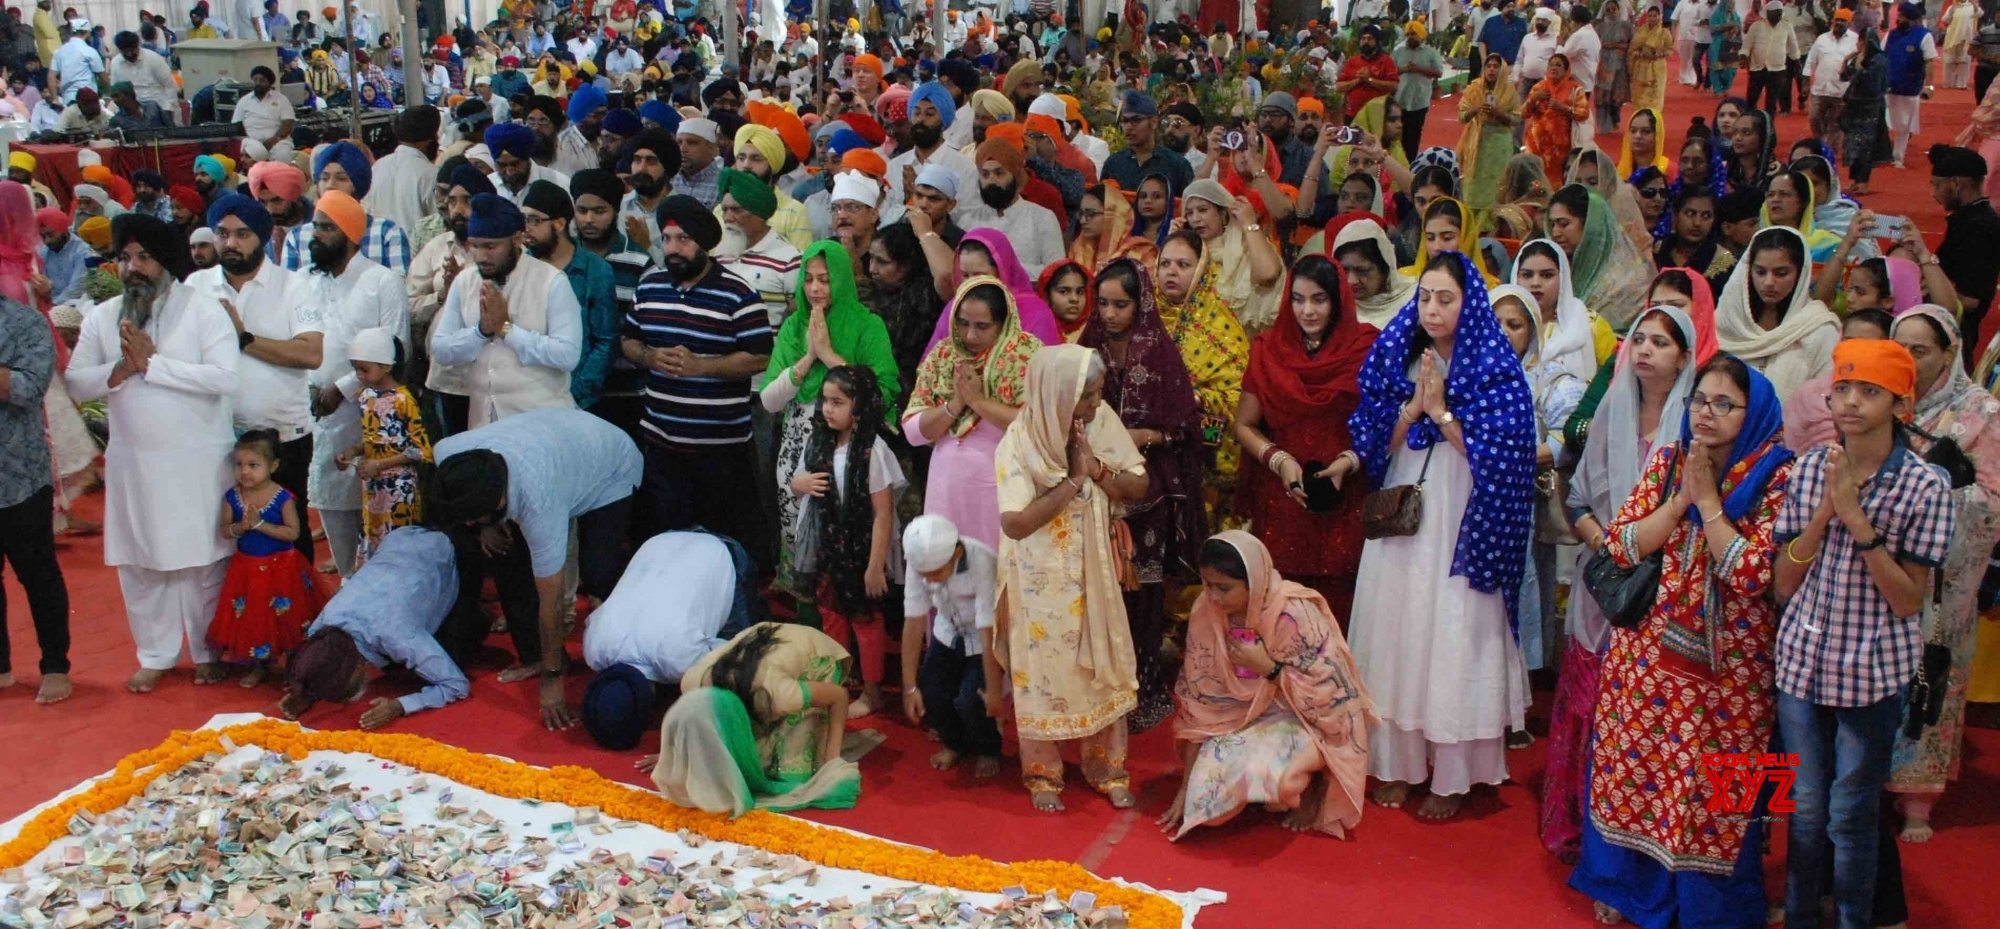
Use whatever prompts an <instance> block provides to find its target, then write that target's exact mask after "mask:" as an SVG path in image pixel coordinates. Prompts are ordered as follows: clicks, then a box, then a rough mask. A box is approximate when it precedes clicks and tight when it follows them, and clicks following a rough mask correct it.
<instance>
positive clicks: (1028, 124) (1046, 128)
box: [986, 113, 1064, 144]
mask: <svg viewBox="0 0 2000 929" xmlns="http://www.w3.org/2000/svg"><path fill="white" fill-rule="evenodd" d="M997 128H999V127H998V126H994V127H991V128H988V129H987V130H986V137H987V138H989V139H990V138H993V130H994V129H997ZM1021 129H1022V131H1023V135H1024V136H1025V134H1026V133H1029V132H1038V133H1041V134H1042V135H1045V136H1048V137H1049V138H1050V139H1051V140H1053V141H1055V142H1057V143H1059V144H1060V143H1061V142H1062V140H1063V139H1064V136H1063V129H1062V123H1059V122H1056V118H1055V117H1053V116H1043V115H1042V114H1040V113H1031V114H1029V115H1028V118H1027V120H1026V121H1024V122H1022V123H1021Z"/></svg>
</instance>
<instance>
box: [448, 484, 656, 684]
mask: <svg viewBox="0 0 2000 929" xmlns="http://www.w3.org/2000/svg"><path fill="white" fill-rule="evenodd" d="M631 512H632V498H630V497H626V498H625V499H623V500H619V501H617V502H614V503H610V504H607V505H605V506H601V507H598V508H597V509H594V510H591V511H590V512H588V513H585V514H583V515H582V516H579V517H577V520H576V538H577V589H578V590H580V591H582V592H583V593H586V594H589V595H591V596H594V597H606V596H610V594H611V588H612V587H614V586H616V585H617V584H618V576H619V575H620V574H623V573H624V572H625V562H626V560H627V559H628V558H629V557H630V556H629V555H628V554H627V548H626V542H625V527H626V523H627V521H628V520H629V519H630V518H631ZM504 525H505V526H506V527H507V536H508V541H509V544H508V546H507V550H506V551H504V552H501V553H500V554H497V555H488V554H486V552H485V550H484V549H482V548H481V547H480V545H479V534H478V533H477V532H476V531H475V532H464V533H458V534H456V535H454V537H453V539H452V542H453V548H454V549H455V550H456V551H455V553H456V555H457V557H458V600H457V602H456V603H455V604H454V605H453V607H452V614H451V617H450V619H449V620H448V622H447V625H448V626H450V627H451V632H450V634H449V635H448V636H447V635H443V634H441V635H440V636H439V641H440V642H442V643H443V644H444V646H445V650H446V651H448V652H451V653H452V655H453V657H454V658H457V659H459V663H460V664H461V665H463V664H464V662H465V659H466V658H469V657H471V655H472V652H473V651H474V650H475V649H476V647H477V646H478V644H479V643H480V642H481V641H484V640H485V638H486V634H487V632H488V631H489V629H490V628H491V627H490V626H489V625H488V623H487V621H486V615H485V613H484V612H483V611H481V610H480V609H479V595H480V593H481V591H482V590H483V589H484V588H485V586H486V579H487V578H492V579H493V587H494V590H495V591H496V592H497V593H498V594H499V595H500V612H501V614H502V615H504V616H506V617H507V635H508V636H509V637H510V638H512V639H513V641H514V656H515V658H516V659H517V660H519V661H520V663H521V664H524V665H533V664H536V663H537V662H540V661H541V660H542V648H543V646H544V643H543V642H542V626H541V622H542V612H541V610H542V599H541V594H540V592H539V591H537V590H536V589H535V568H534V562H533V560H532V559H531V558H530V557H529V555H528V540H527V538H526V537H524V536H523V535H522V534H521V527H520V526H519V525H516V524H515V523H514V522H513V521H511V520H510V521H508V522H506V523H504ZM557 647H561V646H560V644H558V646H557Z"/></svg>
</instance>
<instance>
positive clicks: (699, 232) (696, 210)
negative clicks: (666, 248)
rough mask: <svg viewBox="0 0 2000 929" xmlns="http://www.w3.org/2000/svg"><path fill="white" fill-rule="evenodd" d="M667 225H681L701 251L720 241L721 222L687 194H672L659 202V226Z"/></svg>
mask: <svg viewBox="0 0 2000 929" xmlns="http://www.w3.org/2000/svg"><path fill="white" fill-rule="evenodd" d="M668 226H679V227H681V231H682V232H685V233H687V234H688V237H689V238H691V239H693V240H694V244H696V245H699V246H701V250H702V251H710V250H712V249H714V248H715V247H716V246H717V245H720V244H721V243H722V224H721V223H718V222H716V221H715V214H714V213H711V212H709V210H708V208H707V207H704V206H702V205H701V201H700V200H696V199H695V198H693V197H690V196H688V195H687V194H674V195H673V196H671V197H668V198H667V199H666V200H665V201H664V202H662V203H661V204H660V228H661V229H662V230H664V229H666V228H667V227H668Z"/></svg>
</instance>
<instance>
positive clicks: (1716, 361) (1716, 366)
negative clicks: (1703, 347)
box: [1694, 352, 1750, 397]
mask: <svg viewBox="0 0 2000 929" xmlns="http://www.w3.org/2000/svg"><path fill="white" fill-rule="evenodd" d="M1710 374H1721V375H1723V376H1724V377H1727V378H1729V380H1730V383H1733V384H1735V385H1736V389H1737V390H1740V391H1742V392H1743V396H1745V397H1748V396H1750V368H1749V366H1748V365H1745V364H1744V363H1743V359H1741V358H1738V357H1736V356H1735V355H1730V354H1726V353H1723V352H1717V353H1716V355H1715V357H1714V358H1710V359H1709V360H1708V363H1707V364H1705V365H1702V366H1701V367H1699V368H1696V369H1695V372H1694V382H1695V383H1696V384H1699V383H1701V380H1702V378H1705V377H1707V376H1709V375H1710Z"/></svg>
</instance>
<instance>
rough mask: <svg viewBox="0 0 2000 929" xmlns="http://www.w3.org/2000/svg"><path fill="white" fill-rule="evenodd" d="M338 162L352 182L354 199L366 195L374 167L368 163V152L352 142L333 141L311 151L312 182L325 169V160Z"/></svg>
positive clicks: (316, 180)
mask: <svg viewBox="0 0 2000 929" xmlns="http://www.w3.org/2000/svg"><path fill="white" fill-rule="evenodd" d="M330 161H338V162H340V169H341V170H342V171H346V172H347V177H348V179H349V180H351V181H353V182H354V199H356V200H359V199H361V198H362V197H366V196H368V186H369V185H370V184H371V183H373V182H374V178H375V169H374V168H373V167H371V166H370V165H369V162H368V153H366V152H363V151H362V150H361V146H359V145H356V144H354V143H353V142H335V143H333V144H332V145H322V146H320V147H319V150H318V151H315V152H313V182H314V183H318V182H319V175H320V172H322V171H325V170H326V165H327V162H330Z"/></svg>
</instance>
